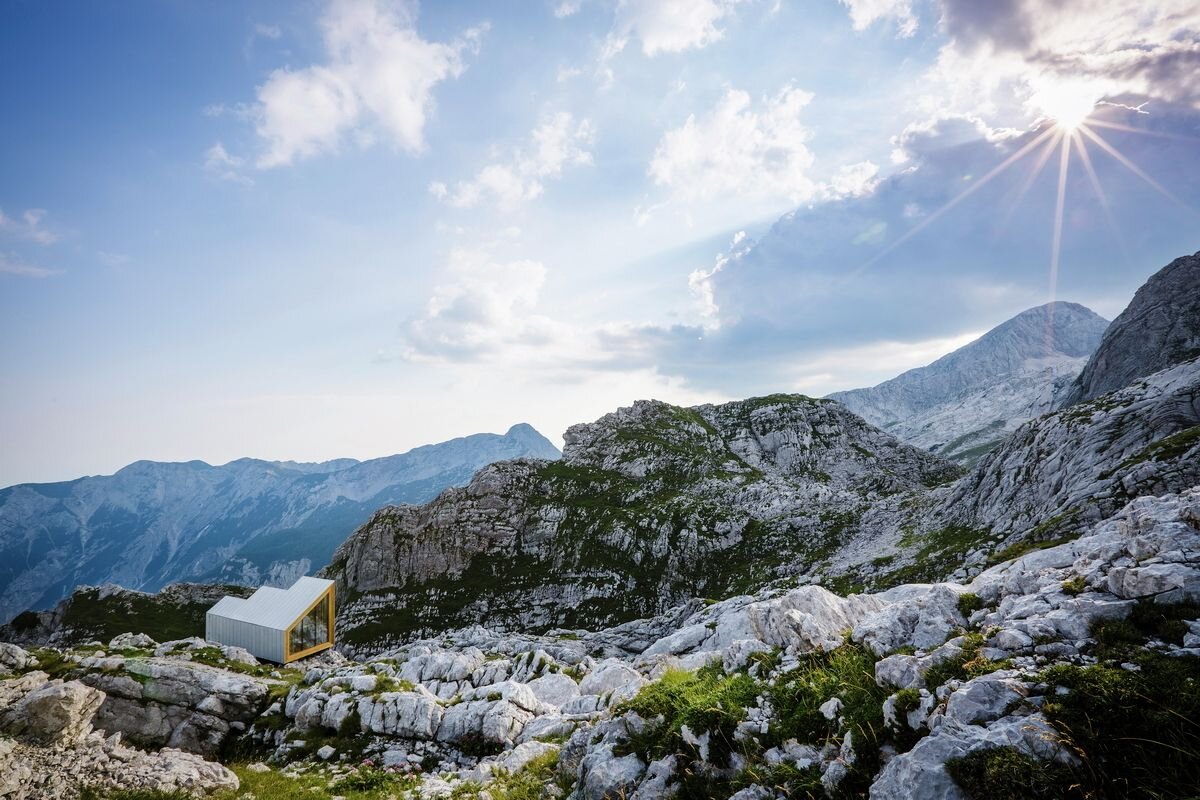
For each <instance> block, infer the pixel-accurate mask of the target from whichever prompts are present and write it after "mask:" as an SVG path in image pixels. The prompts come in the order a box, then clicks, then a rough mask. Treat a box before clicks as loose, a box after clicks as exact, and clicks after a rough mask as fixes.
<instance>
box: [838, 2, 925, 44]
mask: <svg viewBox="0 0 1200 800" xmlns="http://www.w3.org/2000/svg"><path fill="white" fill-rule="evenodd" d="M841 3H842V5H844V6H846V8H847V9H848V10H849V12H850V22H851V23H852V24H853V25H854V29H855V30H856V31H861V30H865V29H866V28H868V27H870V26H871V25H872V24H873V23H875V22H877V21H879V20H885V19H886V20H893V21H895V23H896V30H897V32H898V33H899V35H900V36H904V37H908V36H912V35H913V34H914V33H916V32H917V17H916V15H915V14H913V8H912V0H841Z"/></svg>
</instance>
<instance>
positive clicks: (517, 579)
mask: <svg viewBox="0 0 1200 800" xmlns="http://www.w3.org/2000/svg"><path fill="white" fill-rule="evenodd" d="M954 475H955V469H954V468H953V467H952V466H951V465H949V464H948V463H947V462H945V461H943V460H941V459H939V458H938V457H936V456H933V455H931V454H928V453H925V452H922V451H920V450H918V449H916V448H913V447H910V446H908V445H904V444H902V443H900V442H898V441H897V440H896V439H895V438H893V437H891V436H889V435H888V434H886V433H883V432H882V431H879V430H878V429H876V428H873V427H872V426H870V425H868V424H867V423H865V422H864V421H863V420H862V419H860V418H859V417H856V416H855V415H853V414H851V413H850V412H848V411H846V409H844V408H843V407H842V406H840V405H839V404H837V403H833V402H830V401H824V400H814V399H811V398H807V397H803V396H800V395H774V396H771V397H765V398H755V399H751V400H745V401H740V402H736V403H728V404H725V405H720V406H699V407H696V408H679V407H676V406H671V405H668V404H666V403H660V402H639V403H636V404H635V405H633V406H632V407H630V408H625V409H621V410H620V411H618V412H616V413H613V414H609V415H606V416H605V417H603V418H601V419H600V420H598V421H597V422H595V423H592V424H588V425H576V426H573V427H572V428H571V429H570V430H568V431H567V434H566V446H565V448H564V452H563V458H562V459H561V460H560V461H557V462H553V463H547V462H542V461H531V460H520V461H509V462H500V463H497V464H492V465H491V466H489V467H487V468H485V469H483V470H481V471H480V472H479V473H478V474H477V475H476V476H475V477H474V478H473V479H472V480H471V482H470V483H469V484H468V485H467V486H465V487H463V488H461V489H451V490H448V491H447V492H445V493H443V494H442V495H441V496H440V497H438V498H437V499H436V500H435V501H433V502H432V503H429V504H427V505H425V506H396V507H389V508H385V509H382V510H381V511H379V512H378V513H377V514H376V515H375V516H374V517H373V518H372V519H371V521H370V522H368V523H367V524H366V525H364V526H363V527H362V528H360V529H359V530H358V531H356V532H355V533H354V535H353V536H351V537H350V538H349V539H347V541H346V542H345V544H343V545H342V547H341V548H339V549H338V552H337V553H336V555H335V556H334V560H333V563H332V565H331V566H330V568H329V570H328V571H327V572H326V573H325V574H326V576H327V577H333V578H336V579H337V581H338V583H339V597H341V598H342V599H343V602H342V605H341V608H340V610H339V620H338V621H339V626H340V628H341V630H342V632H343V633H342V635H343V639H344V640H346V641H348V642H350V643H351V644H353V645H356V646H359V645H362V644H365V643H367V642H371V643H373V644H372V646H374V647H378V646H379V644H380V643H382V642H385V641H386V640H387V639H386V637H387V636H388V635H392V636H395V637H398V638H404V637H412V636H414V635H419V634H420V633H422V632H426V633H428V632H432V631H437V630H443V629H445V628H447V627H457V626H461V625H465V624H469V623H470V622H472V621H481V622H484V623H486V624H489V625H503V626H506V627H509V628H512V629H521V630H534V631H536V630H545V629H547V628H549V627H553V626H570V627H588V628H593V629H594V628H598V627H605V626H609V625H612V624H613V623H617V622H620V621H623V620H628V619H633V618H636V617H639V616H645V615H647V614H651V613H657V612H660V611H664V610H666V609H668V608H670V607H672V606H674V605H676V604H678V603H680V602H683V601H684V600H686V599H688V598H690V597H697V596H700V597H703V596H709V597H721V596H726V595H728V594H731V593H736V592H738V591H744V590H746V589H750V588H753V587H756V586H759V585H761V584H762V583H764V582H766V581H769V580H771V579H773V578H779V577H785V576H789V575H792V576H794V575H797V574H801V573H803V572H804V571H805V570H808V569H811V567H812V566H813V565H815V564H816V563H818V562H819V561H820V560H821V559H822V558H824V557H825V556H826V555H827V554H828V553H829V552H830V551H831V550H833V549H835V548H836V547H837V546H838V545H839V544H840V542H839V536H840V535H841V533H842V532H844V531H845V530H847V529H849V528H850V527H852V526H853V523H854V522H855V520H856V519H857V517H858V515H859V514H861V512H862V510H863V509H864V508H865V507H866V506H867V504H869V503H870V502H871V501H873V500H875V499H878V498H881V497H886V496H890V495H895V494H897V493H900V492H906V491H912V490H917V489H924V488H925V487H926V486H928V485H932V484H935V483H938V482H941V481H945V480H948V479H949V478H952V477H954Z"/></svg>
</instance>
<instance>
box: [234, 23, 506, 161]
mask: <svg viewBox="0 0 1200 800" xmlns="http://www.w3.org/2000/svg"><path fill="white" fill-rule="evenodd" d="M415 22H416V20H415V18H414V13H413V12H411V11H409V10H408V9H407V8H405V7H403V6H393V5H391V4H388V3H386V2H384V1H383V0H334V2H332V3H331V4H330V6H329V9H328V11H327V12H326V14H325V16H324V18H323V19H322V21H321V27H322V30H323V34H324V43H325V49H326V55H327V60H326V61H325V63H321V64H315V65H313V66H309V67H305V68H303V69H289V68H282V69H277V70H275V71H274V72H272V73H271V75H270V77H269V78H268V79H267V81H266V82H265V83H264V84H263V85H262V86H260V87H259V88H258V104H257V109H256V130H257V133H258V135H259V136H260V137H261V138H262V140H263V141H264V142H265V145H266V148H265V150H264V151H263V152H262V154H261V155H260V156H259V157H258V160H257V165H258V166H259V167H261V168H269V167H278V166H282V165H286V164H290V163H292V162H293V161H296V160H297V159H303V158H308V157H311V156H314V155H316V154H318V153H323V152H329V151H333V150H336V149H337V148H338V147H339V146H340V145H341V143H342V142H343V141H344V140H345V139H346V138H347V137H348V136H350V135H351V134H353V135H354V136H355V138H356V139H357V140H358V141H360V142H371V141H374V140H375V139H376V138H379V137H382V138H384V139H386V140H389V141H390V142H391V143H392V144H393V145H394V146H396V147H397V148H399V149H401V150H404V151H407V152H419V151H421V150H422V149H423V148H424V144H425V142H424V130H425V122H426V119H427V117H428V115H429V113H430V110H431V109H432V107H433V89H434V87H435V86H436V85H437V84H438V83H440V82H442V81H444V80H446V79H448V78H454V77H457V76H458V75H460V74H462V72H463V70H464V69H465V63H464V60H463V56H464V54H465V53H469V52H474V51H475V50H476V49H477V47H478V43H479V37H480V36H481V34H482V29H473V30H470V31H467V32H466V33H465V34H464V35H463V36H462V37H461V38H459V39H457V40H455V41H452V42H449V43H443V42H432V41H427V40H425V39H423V38H421V36H420V34H418V33H417V31H416V28H415Z"/></svg>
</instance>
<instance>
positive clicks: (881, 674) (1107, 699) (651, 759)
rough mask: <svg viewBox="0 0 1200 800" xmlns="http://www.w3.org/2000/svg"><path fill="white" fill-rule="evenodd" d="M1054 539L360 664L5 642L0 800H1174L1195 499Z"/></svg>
mask: <svg viewBox="0 0 1200 800" xmlns="http://www.w3.org/2000/svg"><path fill="white" fill-rule="evenodd" d="M1076 533H1078V534H1079V536H1078V538H1076V539H1074V540H1072V541H1070V542H1066V543H1063V544H1059V545H1056V546H1054V547H1050V548H1046V549H1042V550H1037V551H1034V552H1031V553H1028V554H1026V555H1024V556H1021V557H1019V558H1017V559H1015V560H1010V561H1006V562H1004V563H1001V564H998V565H996V566H994V567H991V568H990V569H988V570H986V571H984V572H982V573H981V574H979V575H978V576H976V577H975V578H974V579H973V580H971V581H969V582H966V583H934V584H915V585H903V586H898V587H895V588H893V589H890V590H888V591H885V592H880V593H873V594H861V595H851V596H849V597H840V596H838V595H836V594H833V593H831V592H829V591H828V590H826V589H824V588H822V587H820V586H805V587H800V588H797V589H793V590H789V591H780V592H759V593H756V594H752V595H745V596H737V597H732V598H729V599H727V600H724V601H721V602H719V603H716V604H712V605H704V604H695V603H693V604H687V605H684V606H681V607H678V608H675V609H672V610H671V611H670V612H669V613H667V614H664V615H661V616H658V617H654V618H648V619H644V620H638V621H634V622H630V623H627V624H624V625H621V626H618V627H616V628H610V629H605V630H599V631H595V632H588V631H583V630H575V631H566V630H557V631H550V632H548V633H546V634H544V635H536V636H533V635H523V634H513V633H508V632H502V631H493V630H489V629H487V628H483V627H479V626H473V627H469V628H465V629H462V630H456V631H451V632H446V633H443V634H441V635H439V636H437V637H434V638H432V639H429V640H424V641H417V642H413V643H411V644H409V645H406V646H404V647H401V648H398V649H396V650H392V651H389V652H386V653H381V654H379V655H378V656H374V657H372V658H370V659H369V660H366V661H363V662H354V661H346V660H345V659H341V658H340V657H338V656H337V655H336V654H330V655H326V656H324V657H319V658H318V659H316V660H314V661H312V662H311V663H304V664H299V665H293V667H292V668H288V669H275V668H272V667H269V666H264V665H259V664H256V663H255V662H254V659H253V658H252V657H250V656H248V654H245V653H244V652H239V651H237V650H236V649H235V648H220V647H218V646H214V645H211V644H208V643H204V642H202V641H199V640H184V641H179V642H168V643H163V644H158V643H156V642H153V641H151V640H148V639H147V638H146V637H141V636H135V635H127V636H122V637H118V638H117V639H115V640H113V641H111V642H108V643H104V644H101V643H95V644H94V645H91V646H89V647H84V648H76V649H74V650H67V651H59V650H55V649H40V650H36V651H34V652H26V651H24V650H21V649H20V648H17V647H15V646H11V645H6V646H2V647H0V663H3V664H4V667H5V669H6V670H8V671H9V672H10V673H11V674H12V676H11V677H9V678H8V679H6V680H3V681H0V726H3V729H4V730H5V732H6V733H7V735H8V736H10V737H16V738H0V758H7V759H8V762H7V769H0V775H3V776H4V777H3V779H0V796H2V797H14V798H23V797H46V796H52V794H51V793H50V792H49V791H48V789H47V787H51V786H53V787H54V791H56V792H63V793H64V795H65V790H66V789H68V788H77V787H79V786H81V785H83V784H93V785H108V786H154V787H160V788H170V787H175V786H180V787H185V788H188V789H190V790H193V791H207V792H215V793H216V794H217V795H218V796H222V793H223V792H224V793H227V794H228V796H229V797H233V796H234V793H233V792H232V791H231V788H230V787H239V786H240V789H241V790H250V791H251V792H253V790H254V787H257V786H266V785H272V786H274V785H276V784H268V783H267V781H270V780H273V781H276V782H278V781H282V782H283V784H284V786H286V787H290V788H288V790H287V791H289V792H290V793H288V794H276V795H272V796H286V797H292V796H295V797H301V796H305V797H311V796H328V795H332V794H341V793H343V792H346V793H349V792H351V791H360V790H362V787H370V788H371V789H372V790H373V791H374V790H377V793H375V794H361V793H360V795H357V796H369V797H380V798H382V797H385V796H393V797H401V796H405V797H413V798H416V797H421V798H433V797H484V796H487V797H490V798H492V800H501V799H502V798H518V797H571V798H575V799H576V800H598V799H599V798H616V797H628V798H654V797H664V796H672V795H673V796H680V797H696V796H701V797H722V798H724V797H737V798H738V799H739V800H747V798H782V797H823V796H831V797H865V796H870V797H871V798H874V799H875V800H884V799H885V798H907V797H938V798H983V797H989V798H990V797H1001V796H1002V797H1028V796H1037V797H1095V796H1118V795H1121V796H1123V795H1126V794H1142V793H1148V794H1150V795H1151V796H1158V797H1183V796H1186V793H1187V792H1188V791H1190V790H1191V789H1193V788H1194V786H1195V785H1196V781H1197V780H1200V747H1198V737H1197V732H1196V730H1195V726H1196V723H1195V720H1196V719H1197V714H1200V490H1190V491H1188V492H1184V493H1182V494H1178V495H1165V496H1162V497H1143V498H1140V499H1138V500H1135V501H1133V502H1131V503H1129V504H1128V505H1127V506H1126V507H1124V508H1123V509H1121V510H1120V511H1118V512H1117V513H1115V514H1113V515H1112V516H1110V517H1109V518H1107V519H1104V520H1102V521H1100V522H1098V523H1096V524H1093V525H1090V526H1088V527H1086V528H1082V529H1078V530H1077V531H1076ZM296 667H298V668H296ZM163 703H166V704H167V705H169V706H170V707H171V709H172V710H170V711H167V712H165V713H167V714H171V715H174V716H173V720H174V723H173V726H172V727H171V733H169V734H168V733H167V731H166V729H165V728H164V727H163V726H162V724H161V720H162V715H163V713H164V712H163V711H162V710H161V706H162V704H163ZM34 709H36V713H33V712H34ZM31 720H34V721H36V722H35V723H34V724H33V725H34V726H33V727H30V725H31V723H30V721H31ZM1081 720H1086V721H1087V724H1086V725H1085V724H1082V723H1081V722H1080V721H1081ZM90 727H95V728H96V729H97V730H98V731H99V732H97V733H91V732H90V731H89V728H90ZM164 736H166V738H165V740H164ZM124 742H133V743H134V744H135V745H136V744H141V745H142V746H161V745H164V744H165V745H167V748H166V749H161V750H150V751H145V752H143V751H140V750H136V749H132V748H130V747H129V746H127V745H126V744H124ZM50 743H53V745H51V744H50ZM64 743H65V744H64ZM64 747H65V748H66V749H65V750H64V749H63V748H64ZM214 756H218V757H220V758H221V759H223V760H224V761H225V762H227V763H228V764H229V765H230V766H232V768H233V769H232V771H231V770H230V769H229V768H228V767H226V766H222V765H220V764H217V763H214V762H213V761H211V760H205V757H208V759H211V758H212V757H214ZM51 763H54V764H60V765H62V766H61V769H55V770H50V769H47V765H49V764H51ZM310 787H315V789H314V788H310ZM484 792H486V795H485V794H484ZM1097 792H1100V793H1099V794H1098V793H1097ZM1113 792H1116V794H1113Z"/></svg>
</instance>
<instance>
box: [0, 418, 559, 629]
mask: <svg viewBox="0 0 1200 800" xmlns="http://www.w3.org/2000/svg"><path fill="white" fill-rule="evenodd" d="M558 455H559V453H558V449H557V448H555V447H554V445H552V444H551V443H550V442H549V441H548V440H547V439H546V438H545V437H543V436H542V435H541V434H540V433H538V432H537V431H536V430H534V429H533V428H532V427H531V426H529V425H526V424H519V425H514V426H513V427H512V428H510V429H509V430H508V431H507V432H506V433H505V434H503V435H499V434H491V433H481V434H475V435H472V436H466V437H462V438H458V439H453V440H450V441H447V442H442V443H440V444H433V445H427V446H424V447H417V448H415V449H413V450H410V451H408V452H406V453H402V454H399V455H393V456H387V457H384V458H376V459H371V460H369V461H356V460H354V459H337V460H333V461H326V462H321V463H297V462H291V461H284V462H280V461H262V460H258V459H252V458H243V459H239V460H237V461H232V462H230V463H228V464H224V465H222V466H211V465H209V464H206V463H204V462H203V461H188V462H183V463H164V462H154V461H138V462H135V463H133V464H130V465H129V466H127V467H125V468H124V469H121V470H119V471H118V472H117V473H116V474H114V475H109V476H100V477H87V478H79V479H77V480H73V481H64V482H61V483H43V484H20V485H17V486H11V487H8V488H6V489H2V490H0V619H5V620H7V619H9V618H10V617H11V616H13V615H14V614H16V613H17V612H19V611H22V610H23V609H28V608H47V607H49V606H52V605H54V604H55V603H56V602H57V601H59V600H61V599H62V598H64V597H66V596H67V595H69V594H70V593H71V591H72V590H73V589H74V588H75V587H76V586H79V585H83V584H100V583H117V584H120V585H122V586H126V587H129V588H133V589H141V590H146V591H154V590H157V589H159V588H161V587H163V586H164V585H166V584H169V583H172V582H175V581H185V580H197V579H202V580H216V581H221V582H225V583H243V584H250V585H256V584H260V583H268V584H273V585H286V584H289V583H291V581H292V580H294V579H295V578H296V577H298V576H299V575H303V574H307V573H309V572H312V571H313V570H316V569H319V568H321V567H322V566H324V565H325V564H327V563H328V561H329V557H330V555H331V554H332V553H333V551H334V549H335V548H336V547H337V546H338V545H339V544H340V543H341V542H342V540H343V539H345V538H346V536H347V535H348V534H349V533H350V532H351V531H353V530H354V529H355V528H356V527H357V526H358V525H360V524H362V523H363V522H364V521H366V520H367V519H368V518H369V517H370V516H371V513H372V512H374V511H375V510H376V509H377V508H379V507H380V506H383V505H387V504H389V503H421V502H425V501H427V500H430V499H432V498H433V497H435V496H437V494H438V493H439V492H441V491H442V490H443V489H445V488H447V487H449V486H454V485H458V484H462V483H465V482H466V481H468V480H469V479H470V477H471V475H472V474H473V473H474V472H475V471H476V470H477V469H479V468H480V467H482V466H484V465H486V464H489V463H492V462H494V461H497V460H501V459H506V458H517V457H521V456H535V457H539V458H545V459H554V458H557V457H558Z"/></svg>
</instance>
